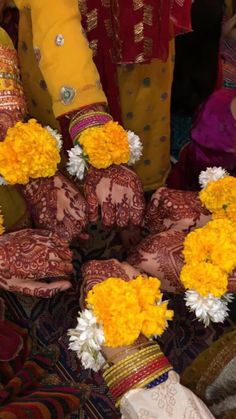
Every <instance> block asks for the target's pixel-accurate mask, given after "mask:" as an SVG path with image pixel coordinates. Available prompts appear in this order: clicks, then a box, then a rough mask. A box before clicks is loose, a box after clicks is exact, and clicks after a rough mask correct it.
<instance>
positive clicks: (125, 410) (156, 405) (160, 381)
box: [103, 341, 213, 419]
mask: <svg viewBox="0 0 236 419" xmlns="http://www.w3.org/2000/svg"><path fill="white" fill-rule="evenodd" d="M103 353H104V355H105V356H106V358H107V362H108V364H109V365H110V367H109V368H108V369H106V370H105V371H104V378H105V381H106V383H107V384H108V386H109V389H110V391H111V393H112V395H113V397H114V398H115V400H116V403H117V405H118V406H119V407H120V411H121V414H122V417H124V418H126V419H138V418H141V417H142V415H143V413H144V411H145V412H146V414H149V415H150V417H156V416H158V417H159V416H160V417H162V418H163V419H165V418H171V417H172V418H173V417H175V418H178V419H182V418H185V417H186V414H187V413H188V412H189V414H191V412H195V414H196V413H197V414H198V417H204V418H213V416H212V415H211V413H210V412H209V411H208V409H207V408H206V407H205V405H204V404H203V403H202V401H201V400H199V399H198V398H197V397H196V396H195V395H194V394H193V393H192V392H191V391H190V390H188V389H187V388H185V387H184V386H182V385H181V384H180V382H179V376H178V374H177V373H176V372H174V371H173V368H172V367H171V365H170V363H169V362H168V360H167V358H166V357H165V356H164V355H163V353H162V352H161V350H160V348H159V346H158V345H157V344H155V343H153V342H148V341H146V344H145V343H144V342H143V343H140V344H138V345H131V346H130V347H128V348H127V347H126V348H119V351H118V350H116V351H115V352H114V350H110V349H107V348H105V349H104V351H103ZM170 394H171V396H172V398H171V400H172V402H171V403H168V402H167V399H168V396H169V395H170Z"/></svg>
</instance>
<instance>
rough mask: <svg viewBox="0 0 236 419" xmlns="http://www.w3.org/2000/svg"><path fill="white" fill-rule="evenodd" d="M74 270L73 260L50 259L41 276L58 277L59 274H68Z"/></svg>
mask: <svg viewBox="0 0 236 419" xmlns="http://www.w3.org/2000/svg"><path fill="white" fill-rule="evenodd" d="M72 272H73V265H72V263H71V262H64V261H50V262H49V264H48V266H47V269H46V271H45V272H44V274H43V275H42V274H41V275H40V277H41V278H42V277H48V276H51V277H57V276H68V275H71V274H72Z"/></svg>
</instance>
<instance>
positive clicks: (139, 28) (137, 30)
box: [134, 22, 143, 43]
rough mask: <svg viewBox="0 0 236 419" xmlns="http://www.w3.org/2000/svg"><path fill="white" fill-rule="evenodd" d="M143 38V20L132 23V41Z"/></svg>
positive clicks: (138, 40) (139, 40)
mask: <svg viewBox="0 0 236 419" xmlns="http://www.w3.org/2000/svg"><path fill="white" fill-rule="evenodd" d="M142 40H143V22H140V23H137V25H134V42H136V43H137V42H141V41H142Z"/></svg>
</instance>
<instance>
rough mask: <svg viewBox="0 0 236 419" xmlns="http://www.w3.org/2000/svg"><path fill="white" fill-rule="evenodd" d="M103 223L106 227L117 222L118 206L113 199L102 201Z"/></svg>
mask: <svg viewBox="0 0 236 419" xmlns="http://www.w3.org/2000/svg"><path fill="white" fill-rule="evenodd" d="M101 215H102V224H103V226H104V227H109V228H110V227H112V226H113V225H114V224H115V222H116V206H115V204H114V203H112V201H111V199H109V201H108V200H107V201H105V202H103V203H102V208H101Z"/></svg>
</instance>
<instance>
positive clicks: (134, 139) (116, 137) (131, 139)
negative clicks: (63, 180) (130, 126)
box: [67, 111, 142, 180]
mask: <svg viewBox="0 0 236 419" xmlns="http://www.w3.org/2000/svg"><path fill="white" fill-rule="evenodd" d="M70 133H71V137H72V138H73V139H74V144H75V145H74V147H73V148H72V149H71V150H69V151H68V155H69V161H68V164H67V170H68V172H69V173H70V175H71V176H76V177H77V178H78V179H80V180H82V179H83V177H84V174H85V170H86V168H87V166H88V164H90V165H91V166H93V167H95V168H97V169H106V168H108V167H109V166H111V165H113V164H116V165H120V164H128V165H132V164H134V163H136V162H137V161H138V160H139V159H140V157H141V155H142V144H141V141H140V138H139V137H138V136H137V135H135V134H134V133H133V132H131V131H128V132H127V131H126V130H125V129H124V128H122V127H121V126H120V125H119V124H118V122H114V121H112V118H111V116H110V115H109V114H107V113H105V112H97V111H96V112H95V111H91V112H88V113H87V114H86V115H81V116H79V117H77V118H75V120H74V121H72V123H71V125H70Z"/></svg>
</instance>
